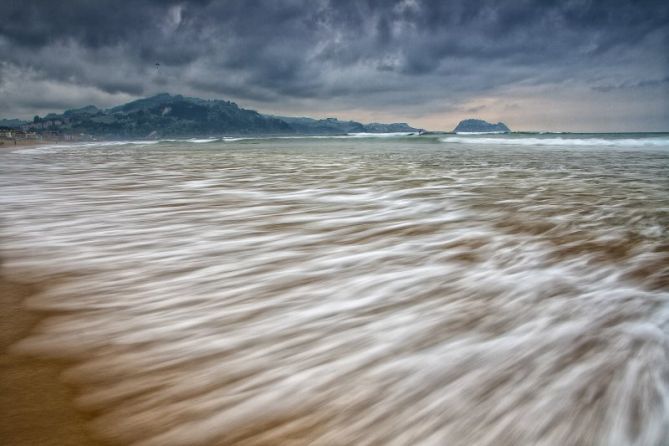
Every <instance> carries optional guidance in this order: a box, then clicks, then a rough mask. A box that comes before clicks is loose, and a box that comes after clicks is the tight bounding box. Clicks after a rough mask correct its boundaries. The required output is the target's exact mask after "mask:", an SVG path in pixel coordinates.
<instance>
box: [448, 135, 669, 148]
mask: <svg viewBox="0 0 669 446" xmlns="http://www.w3.org/2000/svg"><path fill="white" fill-rule="evenodd" d="M441 141H442V142H446V143H456V144H488V145H509V146H595V147H598V146H599V147H667V148H669V138H666V137H642V138H597V137H589V138H564V137H560V138H547V137H543V138H528V137H517V136H504V137H494V138H480V137H472V138H467V137H461V136H449V137H445V138H441Z"/></svg>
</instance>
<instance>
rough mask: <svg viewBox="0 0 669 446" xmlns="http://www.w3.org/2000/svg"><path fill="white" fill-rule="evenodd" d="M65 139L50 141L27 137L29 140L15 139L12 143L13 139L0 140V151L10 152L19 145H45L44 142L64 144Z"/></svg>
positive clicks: (19, 146)
mask: <svg viewBox="0 0 669 446" xmlns="http://www.w3.org/2000/svg"><path fill="white" fill-rule="evenodd" d="M66 142H67V141H51V140H46V139H43V140H37V139H34V140H33V139H29V140H23V141H21V140H17V141H16V144H14V141H8V140H3V141H0V153H2V152H11V151H12V150H15V149H18V148H21V147H30V146H41V145H46V144H59V143H61V144H64V143H66Z"/></svg>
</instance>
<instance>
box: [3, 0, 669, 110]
mask: <svg viewBox="0 0 669 446" xmlns="http://www.w3.org/2000/svg"><path fill="white" fill-rule="evenodd" d="M3 4H4V7H3V14H4V16H5V19H3V20H2V21H0V59H2V60H3V61H4V62H3V64H2V65H0V92H2V91H3V88H4V91H5V92H6V91H8V89H10V88H14V87H13V86H16V85H23V86H24V87H25V86H26V85H30V84H31V83H38V82H47V83H53V85H52V86H51V87H49V88H52V89H57V88H67V87H68V86H79V87H89V88H91V89H93V90H95V91H98V92H99V93H100V94H103V93H104V94H107V95H119V94H125V95H128V96H139V95H146V94H151V93H155V92H157V91H165V90H169V91H172V92H184V93H189V94H199V95H202V96H207V95H216V96H227V97H231V98H233V99H238V100H249V101H251V102H252V103H255V104H262V103H278V102H279V103H280V102H282V101H285V102H287V103H289V102H290V103H299V102H300V101H305V100H333V101H336V102H337V104H339V105H340V106H346V105H347V104H348V105H350V106H351V107H358V108H361V107H362V108H367V109H375V108H383V107H386V106H389V105H395V106H402V105H409V106H410V105H411V104H425V103H430V102H433V103H437V102H441V103H444V102H449V103H459V102H463V101H466V100H467V99H468V98H471V97H473V96H476V95H480V94H485V93H486V92H491V91H498V90H499V89H503V88H505V87H512V86H518V85H524V86H536V85H546V84H550V83H563V82H572V83H576V84H578V85H583V86H584V88H585V89H587V90H590V91H592V90H593V89H596V90H597V92H598V93H600V94H601V92H604V91H607V90H606V88H607V86H620V85H633V84H639V83H643V82H645V81H647V80H648V79H664V78H665V77H666V76H667V75H668V74H669V69H668V62H667V52H668V48H669V45H668V44H667V42H668V40H667V39H668V38H669V37H668V36H669V26H668V23H669V5H668V4H667V2H665V1H631V0H628V1H623V0H613V1H594V0H593V1H587V0H583V1H550V0H534V1H529V0H516V1H513V2H502V1H472V0H456V1H443V0H442V1H439V0H435V1H428V0H423V1H421V0H416V1H411V0H403V1H376V0H368V1H334V0H332V1H325V0H322V1H308V0H303V1H293V0H287V1H270V0H267V1H259V0H230V1H204V0H203V1H177V0H174V1H173V0H135V1H125V2H124V1H104V0H100V1H87V0H68V1H62V2H54V1H51V0H44V1H39V0H29V1H26V0H22V1H16V0H9V1H7V0H5V2H3ZM155 63H160V67H159V68H156V65H155ZM25 79H27V80H25ZM50 85H51V84H50ZM17 88H18V87H17ZM613 89H614V88H612V89H610V90H613ZM93 90H91V91H93ZM610 90H608V91H610ZM63 105H64V106H65V105H70V104H65V103H64V104H63ZM477 107H481V105H480V104H479V105H476V106H472V107H469V108H468V109H470V110H475V109H477ZM428 108H429V107H428ZM8 109H11V104H9V105H6V106H5V109H4V110H3V109H0V113H6V112H7V110H8ZM478 110H483V108H478Z"/></svg>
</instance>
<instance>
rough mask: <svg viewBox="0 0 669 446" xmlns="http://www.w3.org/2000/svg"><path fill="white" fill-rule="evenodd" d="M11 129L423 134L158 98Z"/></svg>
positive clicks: (404, 127)
mask: <svg viewBox="0 0 669 446" xmlns="http://www.w3.org/2000/svg"><path fill="white" fill-rule="evenodd" d="M0 122H1V123H2V124H0V125H4V126H5V127H11V128H14V129H20V130H21V131H24V132H33V133H37V134H39V135H50V136H52V137H58V136H61V137H62V136H73V137H74V136H82V137H83V136H88V137H95V138H110V139H116V138H161V137H193V136H223V135H337V134H346V133H358V132H367V133H390V132H420V130H419V129H416V128H413V127H411V126H409V125H408V124H405V123H394V124H379V123H372V124H362V123H360V122H356V121H340V120H338V119H335V118H327V119H312V118H301V117H298V118H295V117H284V116H271V115H264V114H261V113H258V112H257V111H254V110H247V109H244V108H241V107H239V106H238V105H237V104H235V103H234V102H230V101H224V100H205V99H199V98H192V97H186V96H182V95H170V94H167V93H162V94H158V95H156V96H152V97H149V98H144V99H139V100H136V101H133V102H129V103H127V104H123V105H119V106H117V107H112V108H109V109H99V108H97V107H95V106H93V105H88V106H86V107H82V108H77V109H72V110H66V111H65V112H63V113H60V114H56V113H51V114H48V115H46V116H44V117H40V116H35V117H34V119H33V120H32V121H20V120H16V119H4V120H0Z"/></svg>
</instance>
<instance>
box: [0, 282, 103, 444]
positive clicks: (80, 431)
mask: <svg viewBox="0 0 669 446" xmlns="http://www.w3.org/2000/svg"><path fill="white" fill-rule="evenodd" d="M39 289H40V287H39V286H36V285H28V284H23V283H17V282H14V281H12V280H9V279H7V278H6V277H5V276H4V275H3V274H2V271H1V270H0V308H1V309H2V317H1V318H0V411H1V412H2V414H3V415H2V417H0V438H2V439H3V442H4V444H8V445H12V446H37V445H39V446H103V445H104V443H102V442H100V441H99V440H97V439H94V438H93V436H92V435H91V433H90V431H89V430H88V427H87V421H88V418H87V417H86V415H85V414H83V413H81V412H79V411H77V410H76V409H75V407H74V405H73V404H72V401H73V399H74V397H75V395H74V391H73V389H72V388H69V387H68V386H67V385H65V384H64V383H63V382H62V381H61V380H60V375H61V373H62V372H63V370H64V369H65V368H66V366H67V363H65V362H60V361H54V360H44V359H38V358H34V357H28V356H21V355H16V354H13V353H11V352H10V349H11V346H12V345H13V344H15V343H16V342H17V341H19V340H20V339H23V338H25V337H26V336H27V335H28V334H29V333H30V332H31V331H32V329H33V328H34V327H35V325H36V324H38V323H39V322H40V320H42V319H43V317H42V316H41V315H40V314H39V313H36V312H33V311H30V310H28V309H27V308H26V307H25V305H24V302H25V299H26V298H28V297H30V296H31V295H33V294H35V293H36V292H38V291H39Z"/></svg>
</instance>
